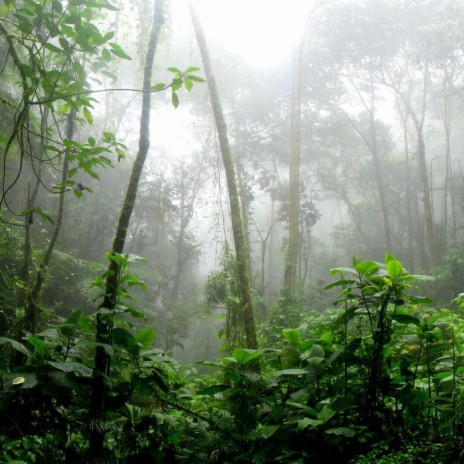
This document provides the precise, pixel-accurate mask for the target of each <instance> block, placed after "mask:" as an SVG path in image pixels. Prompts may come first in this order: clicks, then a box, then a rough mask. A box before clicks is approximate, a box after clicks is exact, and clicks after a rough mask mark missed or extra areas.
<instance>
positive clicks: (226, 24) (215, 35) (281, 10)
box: [194, 0, 314, 66]
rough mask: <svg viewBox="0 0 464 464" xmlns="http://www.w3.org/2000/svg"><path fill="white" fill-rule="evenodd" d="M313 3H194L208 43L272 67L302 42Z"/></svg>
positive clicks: (261, 0)
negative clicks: (218, 45) (216, 44)
mask: <svg viewBox="0 0 464 464" xmlns="http://www.w3.org/2000/svg"><path fill="white" fill-rule="evenodd" d="M313 4H314V2H313V1H312V0H194V5H195V8H196V10H197V14H198V16H199V18H200V20H201V22H202V26H203V29H204V31H205V34H206V37H207V41H208V42H212V41H214V42H216V43H219V44H221V45H222V46H223V47H224V48H225V49H226V50H229V51H230V52H232V53H234V54H237V55H240V56H243V58H244V59H245V60H246V61H248V62H250V63H251V64H254V65H257V66H272V65H274V64H277V63H279V62H281V61H283V60H285V59H286V58H288V56H289V54H290V53H291V50H292V47H293V46H295V45H296V44H297V43H298V42H299V40H300V39H301V37H302V35H303V32H304V28H305V23H306V17H307V14H308V12H309V11H310V10H311V9H312V8H313V6H312V5H313Z"/></svg>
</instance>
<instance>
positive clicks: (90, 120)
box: [82, 106, 93, 124]
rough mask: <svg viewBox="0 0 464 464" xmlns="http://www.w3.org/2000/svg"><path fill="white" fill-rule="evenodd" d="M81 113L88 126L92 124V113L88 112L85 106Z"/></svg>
mask: <svg viewBox="0 0 464 464" xmlns="http://www.w3.org/2000/svg"><path fill="white" fill-rule="evenodd" d="M82 112H83V113H84V118H85V119H86V121H87V122H88V123H89V124H93V117H92V113H91V112H90V111H89V109H88V108H87V107H86V106H84V108H83V109H82Z"/></svg>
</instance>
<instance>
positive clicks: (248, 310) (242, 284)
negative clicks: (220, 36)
mask: <svg viewBox="0 0 464 464" xmlns="http://www.w3.org/2000/svg"><path fill="white" fill-rule="evenodd" d="M188 5H189V9H190V15H191V17H192V23H193V27H194V30H195V35H196V38H197V42H198V46H199V48H200V53H201V58H202V61H203V67H204V68H205V74H206V80H207V83H208V89H209V94H210V98H211V105H212V107H213V114H214V119H215V122H216V128H217V131H218V136H219V145H220V148H221V154H222V161H223V164H224V169H225V173H226V178H227V188H228V192H229V202H230V212H231V222H232V233H233V236H234V244H235V254H236V260H237V275H238V280H239V289H240V300H241V304H242V311H243V320H244V325H245V327H244V328H245V337H246V344H247V348H250V349H257V348H258V339H257V336H256V326H255V319H254V314H253V300H252V295H251V278H250V272H249V259H248V247H247V241H246V237H245V228H244V218H243V211H242V205H241V202H240V194H239V191H238V185H237V176H236V172H235V163H234V159H233V156H232V153H231V150H230V146H229V138H228V135H227V125H226V122H225V119H224V114H223V111H222V107H221V103H220V99H219V93H218V90H217V86H216V80H215V78H214V74H213V68H212V66H211V59H210V56H209V51H208V47H207V44H206V39H205V36H204V33H203V29H202V27H201V24H200V21H199V19H198V17H197V15H196V12H195V10H194V8H193V5H192V2H191V1H189V2H188Z"/></svg>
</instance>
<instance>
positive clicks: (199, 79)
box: [188, 74, 206, 83]
mask: <svg viewBox="0 0 464 464" xmlns="http://www.w3.org/2000/svg"><path fill="white" fill-rule="evenodd" d="M188 78H189V79H190V80H191V81H193V82H198V83H201V82H206V81H205V80H204V79H202V78H201V77H198V76H192V75H190V74H189V76H188Z"/></svg>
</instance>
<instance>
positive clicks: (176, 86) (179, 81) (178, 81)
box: [171, 79, 183, 92]
mask: <svg viewBox="0 0 464 464" xmlns="http://www.w3.org/2000/svg"><path fill="white" fill-rule="evenodd" d="M182 83H183V81H182V79H173V81H172V84H171V89H172V91H173V92H177V91H178V90H179V89H180V88H182Z"/></svg>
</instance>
